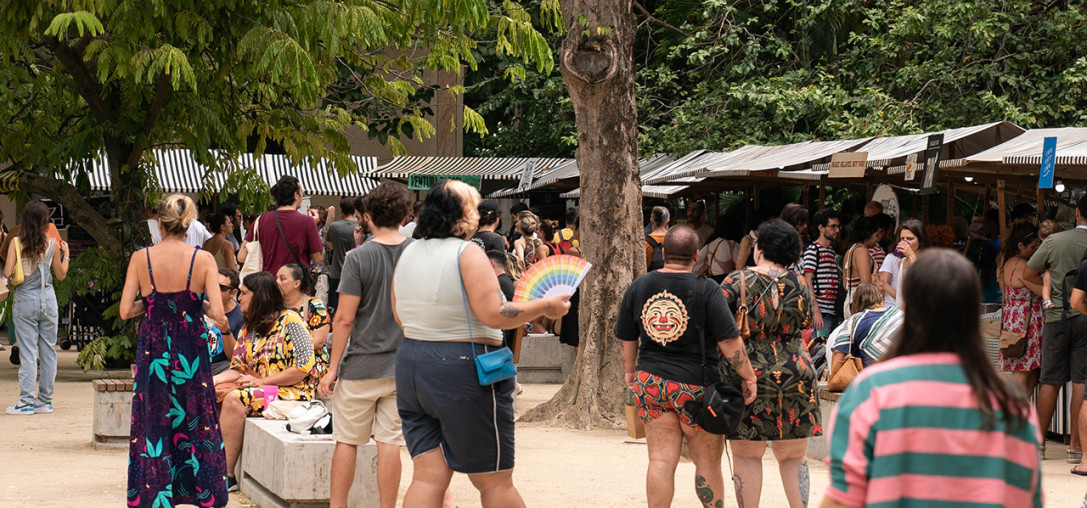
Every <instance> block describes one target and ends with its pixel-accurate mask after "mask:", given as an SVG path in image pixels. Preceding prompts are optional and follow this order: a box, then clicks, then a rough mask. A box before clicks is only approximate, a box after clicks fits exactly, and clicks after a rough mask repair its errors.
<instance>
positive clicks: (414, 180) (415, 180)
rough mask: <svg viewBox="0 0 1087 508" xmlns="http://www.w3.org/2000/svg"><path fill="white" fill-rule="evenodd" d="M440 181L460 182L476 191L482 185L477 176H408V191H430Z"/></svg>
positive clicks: (480, 178)
mask: <svg viewBox="0 0 1087 508" xmlns="http://www.w3.org/2000/svg"><path fill="white" fill-rule="evenodd" d="M442 180H460V181H462V182H464V183H466V184H468V185H471V186H472V187H475V188H476V190H479V188H480V186H481V185H482V184H483V177H481V176H479V175H408V189H409V190H430V188H431V187H433V186H434V184H436V183H438V182H440V181H442Z"/></svg>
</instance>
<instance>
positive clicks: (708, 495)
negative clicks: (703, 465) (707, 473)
mask: <svg viewBox="0 0 1087 508" xmlns="http://www.w3.org/2000/svg"><path fill="white" fill-rule="evenodd" d="M694 491H695V493H696V494H698V500H699V501H702V506H703V507H704V508H723V507H724V506H725V501H724V500H723V499H718V500H717V502H716V503H714V502H713V499H714V498H715V497H717V496H716V495H715V494H714V492H713V488H712V487H710V486H709V484H708V483H706V478H705V477H704V476H702V475H700V474H699V475H695V477H694Z"/></svg>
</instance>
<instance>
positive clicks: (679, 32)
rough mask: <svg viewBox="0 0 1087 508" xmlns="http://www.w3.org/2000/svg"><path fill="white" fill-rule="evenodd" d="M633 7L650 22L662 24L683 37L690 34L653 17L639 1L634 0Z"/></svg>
mask: <svg viewBox="0 0 1087 508" xmlns="http://www.w3.org/2000/svg"><path fill="white" fill-rule="evenodd" d="M634 7H637V8H638V10H639V11H641V13H642V15H643V16H645V19H647V20H649V21H650V22H651V23H654V24H657V25H660V26H662V27H664V28H667V29H669V30H671V31H673V32H675V33H677V34H679V35H682V36H684V37H691V34H689V33H687V32H684V31H683V30H680V29H678V28H676V27H674V26H672V25H671V24H669V23H668V22H667V21H664V20H661V19H657V18H656V17H654V16H653V15H652V14H650V13H649V11H648V10H646V8H645V7H642V3H641V2H638V1H637V0H635V2H634Z"/></svg>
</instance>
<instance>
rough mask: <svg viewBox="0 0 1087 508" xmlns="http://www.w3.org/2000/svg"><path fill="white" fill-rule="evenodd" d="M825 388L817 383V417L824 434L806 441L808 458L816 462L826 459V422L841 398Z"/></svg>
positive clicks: (839, 394)
mask: <svg viewBox="0 0 1087 508" xmlns="http://www.w3.org/2000/svg"><path fill="white" fill-rule="evenodd" d="M826 386H827V385H826V383H819V416H820V418H821V419H822V422H821V423H822V424H823V432H824V434H823V435H822V436H819V437H813V438H811V439H809V440H808V457H809V458H811V459H814V460H818V461H822V460H824V459H826V458H827V454H828V450H827V435H826V434H825V433H826V431H827V422H829V421H830V414H831V412H832V411H834V405H835V404H837V403H838V399H839V398H840V397H841V396H842V394H841V393H839V392H832V391H829V390H827V389H826Z"/></svg>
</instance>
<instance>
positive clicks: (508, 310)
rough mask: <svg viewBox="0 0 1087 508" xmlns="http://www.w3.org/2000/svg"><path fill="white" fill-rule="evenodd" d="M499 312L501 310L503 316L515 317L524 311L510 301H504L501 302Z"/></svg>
mask: <svg viewBox="0 0 1087 508" xmlns="http://www.w3.org/2000/svg"><path fill="white" fill-rule="evenodd" d="M499 312H501V313H502V315H503V316H505V317H508V318H515V317H517V316H519V315H521V313H522V312H524V311H523V310H521V309H519V308H517V306H516V305H514V304H512V303H510V302H506V303H503V304H502V309H501V310H500V311H499Z"/></svg>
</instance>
